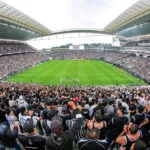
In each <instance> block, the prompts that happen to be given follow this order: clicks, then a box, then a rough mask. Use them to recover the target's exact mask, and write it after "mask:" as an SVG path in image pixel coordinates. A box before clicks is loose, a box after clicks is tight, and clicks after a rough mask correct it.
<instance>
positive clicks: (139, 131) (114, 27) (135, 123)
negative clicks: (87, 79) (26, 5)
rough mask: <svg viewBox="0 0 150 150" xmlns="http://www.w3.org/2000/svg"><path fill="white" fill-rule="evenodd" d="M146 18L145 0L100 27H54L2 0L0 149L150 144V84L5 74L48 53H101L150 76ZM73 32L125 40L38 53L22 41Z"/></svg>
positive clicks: (128, 149) (104, 149)
mask: <svg viewBox="0 0 150 150" xmlns="http://www.w3.org/2000/svg"><path fill="white" fill-rule="evenodd" d="M34 7H35V6H34ZM149 25H150V1H149V0H139V1H138V2H137V3H135V4H134V5H133V6H132V7H130V8H129V9H128V10H126V11H125V12H124V13H123V14H121V15H120V16H119V17H118V18H116V19H115V20H114V21H113V22H111V23H110V24H109V25H107V26H106V27H105V28H104V29H103V30H96V29H82V30H79V29H72V30H64V31H57V32H52V31H51V30H49V29H47V28H46V27H44V26H43V25H42V24H40V23H38V22H37V21H35V20H34V19H32V18H31V17H29V16H27V15H25V14H23V13H22V12H20V11H18V10H16V9H15V8H13V7H11V6H9V5H7V4H5V3H3V2H0V39H2V40H1V41H0V78H2V79H3V80H2V82H0V150H77V149H78V150H118V149H120V150H149V149H150V86H149V85H145V86H103V87H100V86H83V87H82V86H69V87H68V86H43V85H38V84H32V83H30V84H25V83H11V82H6V81H5V79H7V76H11V75H14V74H16V73H18V72H21V71H24V70H26V69H28V68H30V67H34V66H35V65H37V64H39V63H41V62H45V61H47V60H48V58H51V59H90V60H91V59H97V60H99V59H100V60H103V61H106V62H109V63H111V64H114V65H116V66H118V67H120V68H122V69H124V70H126V71H128V72H130V73H132V74H133V75H134V76H138V77H140V78H141V79H144V80H145V81H147V83H148V82H150V40H149V38H148V35H149V33H150V28H149ZM72 32H73V33H74V32H92V33H93V32H94V33H102V34H111V35H115V36H118V38H119V37H121V36H122V37H124V38H125V39H126V40H125V41H126V42H125V43H124V46H122V47H120V48H119V49H117V48H114V49H113V47H111V48H110V49H109V50H108V49H105V50H98V49H97V50H94V49H93V48H92V50H89V49H88V50H86V49H85V50H51V51H42V52H38V51H37V50H36V49H35V48H33V47H31V46H30V45H28V44H27V43H26V42H25V40H29V39H33V38H38V37H43V36H48V35H55V34H63V33H72ZM120 39H121V38H120ZM42 71H43V70H41V71H40V72H37V74H40V73H42ZM56 76H57V75H56ZM34 78H36V77H34ZM116 80H117V79H116Z"/></svg>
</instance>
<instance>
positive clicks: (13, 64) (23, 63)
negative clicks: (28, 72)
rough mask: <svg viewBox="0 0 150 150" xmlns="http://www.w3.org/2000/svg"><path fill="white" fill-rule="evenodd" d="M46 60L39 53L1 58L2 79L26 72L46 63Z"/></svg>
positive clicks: (0, 73)
mask: <svg viewBox="0 0 150 150" xmlns="http://www.w3.org/2000/svg"><path fill="white" fill-rule="evenodd" d="M45 60H46V58H45V57H43V56H41V55H40V54H39V53H26V54H15V55H7V56H1V57H0V77H3V76H6V75H9V74H13V73H14V72H17V71H21V70H24V69H25V68H26V67H31V66H33V65H35V64H37V63H40V62H42V61H45Z"/></svg>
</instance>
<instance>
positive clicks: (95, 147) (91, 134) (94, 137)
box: [78, 128, 108, 150]
mask: <svg viewBox="0 0 150 150" xmlns="http://www.w3.org/2000/svg"><path fill="white" fill-rule="evenodd" d="M99 138H100V131H99V130H98V129H95V128H93V129H91V130H88V133H87V138H85V139H80V140H79V141H78V148H79V150H105V149H106V148H107V146H108V144H107V141H106V140H99Z"/></svg>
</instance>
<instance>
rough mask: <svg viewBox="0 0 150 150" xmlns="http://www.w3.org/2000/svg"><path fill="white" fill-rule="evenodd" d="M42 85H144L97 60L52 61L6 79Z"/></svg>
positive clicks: (123, 72) (125, 73)
mask: <svg viewBox="0 0 150 150" xmlns="http://www.w3.org/2000/svg"><path fill="white" fill-rule="evenodd" d="M8 81H11V82H24V83H31V82H32V83H37V84H44V85H79V86H80V85H133V84H140V85H145V83H144V81H142V80H139V79H138V78H135V77H133V76H132V75H130V74H128V73H127V72H125V71H123V70H121V69H119V68H117V67H115V66H113V65H111V64H108V63H106V62H103V61H99V60H53V61H48V62H45V63H43V64H41V65H39V66H36V67H34V68H32V69H29V70H27V71H24V72H22V73H20V74H17V75H15V76H13V77H11V78H9V79H8Z"/></svg>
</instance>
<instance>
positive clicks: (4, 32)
mask: <svg viewBox="0 0 150 150" xmlns="http://www.w3.org/2000/svg"><path fill="white" fill-rule="evenodd" d="M50 33H51V31H50V30H49V29H48V28H46V27H44V26H43V25H42V24H40V23H38V22H37V21H35V20H34V19H32V18H31V17H29V16H27V15H25V14H23V13H22V12H20V11H19V10H17V9H15V8H13V7H11V6H10V5H8V4H5V3H3V2H0V38H4V39H16V40H27V39H31V38H35V37H39V36H46V35H48V34H50Z"/></svg>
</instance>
